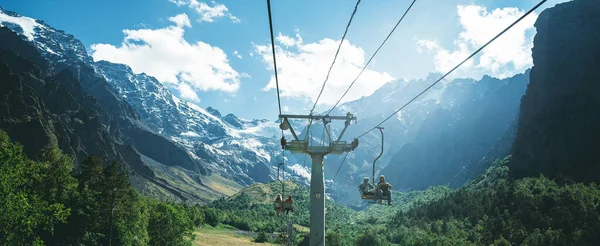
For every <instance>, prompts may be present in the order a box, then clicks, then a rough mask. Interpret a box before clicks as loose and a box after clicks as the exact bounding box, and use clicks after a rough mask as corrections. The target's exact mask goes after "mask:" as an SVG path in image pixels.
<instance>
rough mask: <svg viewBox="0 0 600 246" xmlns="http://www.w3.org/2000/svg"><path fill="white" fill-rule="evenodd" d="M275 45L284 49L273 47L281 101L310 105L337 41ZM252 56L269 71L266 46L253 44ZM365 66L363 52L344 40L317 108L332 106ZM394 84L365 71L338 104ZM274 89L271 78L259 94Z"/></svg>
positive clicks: (269, 56)
mask: <svg viewBox="0 0 600 246" xmlns="http://www.w3.org/2000/svg"><path fill="white" fill-rule="evenodd" d="M276 40H277V42H278V43H279V44H281V45H284V46H286V48H282V47H281V46H279V45H278V46H277V47H276V49H277V52H276V53H277V67H278V69H279V71H278V76H279V81H280V83H279V87H280V90H281V96H282V97H293V98H299V99H306V100H308V101H309V102H314V101H315V100H316V98H317V95H318V94H319V91H320V90H321V86H322V84H323V81H324V80H325V76H326V74H327V70H328V69H329V67H330V65H331V62H332V61H333V56H334V54H335V51H336V50H337V47H338V45H339V41H337V40H332V39H328V38H325V39H322V40H320V41H318V42H314V43H308V44H304V43H303V40H302V37H300V35H299V34H296V37H295V38H293V37H289V36H285V35H282V34H279V35H278V36H277V39H276ZM253 45H254V48H255V52H256V53H257V54H258V55H259V57H260V58H261V59H262V60H263V61H264V62H265V63H267V68H268V69H270V70H272V69H273V56H272V53H271V46H270V45H256V44H253ZM364 64H365V52H364V51H363V49H361V48H360V47H357V46H354V45H352V44H350V42H349V41H347V40H345V41H344V43H343V44H342V48H341V50H340V54H339V55H338V58H337V61H336V63H335V66H334V67H333V70H332V71H331V75H330V76H329V80H328V81H327V84H326V86H325V89H324V91H323V96H322V97H321V99H319V105H333V104H335V102H336V101H337V100H338V99H339V98H340V97H341V96H342V94H343V93H344V91H345V90H346V88H347V87H348V86H349V85H350V83H352V81H353V80H354V78H356V76H357V75H358V73H359V72H360V70H361V69H362V67H363V65H364ZM392 80H394V77H392V76H391V75H389V74H388V73H385V72H384V73H380V72H376V71H373V70H370V69H367V70H365V72H364V73H363V74H362V75H361V77H360V78H359V79H358V81H356V83H355V84H354V86H353V87H352V89H351V90H350V91H349V92H348V94H347V95H346V96H345V97H344V100H343V101H342V102H346V101H351V100H356V99H358V98H360V97H361V96H363V95H365V96H366V95H370V94H372V93H373V92H374V91H375V90H377V89H378V88H379V87H381V86H382V85H383V84H385V83H387V82H389V81H392ZM272 89H275V78H274V76H271V79H270V81H269V83H268V84H267V86H265V87H264V88H263V90H265V91H268V90H272Z"/></svg>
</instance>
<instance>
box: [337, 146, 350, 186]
mask: <svg viewBox="0 0 600 246" xmlns="http://www.w3.org/2000/svg"><path fill="white" fill-rule="evenodd" d="M349 153H350V152H346V155H345V156H344V159H343V160H342V163H340V167H338V170H337V171H336V172H335V175H333V182H335V177H337V175H338V173H339V172H340V169H342V166H343V165H344V162H346V157H348V154H349Z"/></svg>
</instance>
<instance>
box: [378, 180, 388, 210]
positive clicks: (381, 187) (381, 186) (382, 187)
mask: <svg viewBox="0 0 600 246" xmlns="http://www.w3.org/2000/svg"><path fill="white" fill-rule="evenodd" d="M390 189H392V185H391V184H389V183H387V182H385V177H384V176H383V175H381V176H379V183H378V184H377V199H379V203H381V200H382V199H383V197H384V196H386V197H387V201H388V205H392V192H391V191H390Z"/></svg>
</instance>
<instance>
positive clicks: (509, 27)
mask: <svg viewBox="0 0 600 246" xmlns="http://www.w3.org/2000/svg"><path fill="white" fill-rule="evenodd" d="M546 1H548V0H542V1H540V2H539V3H538V4H537V5H535V6H534V7H533V8H532V9H530V10H529V11H527V13H525V14H524V15H523V16H521V17H520V18H519V19H517V20H516V21H515V22H513V23H512V24H510V25H509V26H508V27H507V28H505V29H504V30H502V31H501V32H500V33H498V35H496V36H495V37H494V38H492V39H491V40H490V41H488V42H487V43H485V44H484V45H483V46H481V48H479V49H477V50H476V51H475V52H473V54H471V55H470V56H469V57H467V58H466V59H464V60H463V61H462V62H460V63H459V64H458V65H456V66H455V67H454V68H452V69H451V70H450V71H448V72H447V73H446V74H444V75H443V76H442V77H441V78H439V79H438V80H437V81H435V82H434V83H433V84H431V85H430V86H428V87H427V88H425V90H423V91H422V92H421V93H419V94H417V96H415V97H414V98H413V99H411V100H410V101H408V102H407V103H406V104H404V105H403V106H402V107H400V109H398V110H396V111H395V112H394V113H393V114H391V115H390V116H388V117H387V118H385V120H383V121H382V122H381V123H379V124H377V125H376V126H375V127H373V128H371V129H370V130H368V131H366V132H365V133H363V134H361V135H360V136H358V137H357V138H361V137H362V136H364V135H366V134H367V133H369V132H371V131H373V130H375V129H376V128H377V127H379V126H381V124H383V123H385V122H386V121H388V120H389V119H390V118H392V117H393V116H394V115H396V114H397V113H398V112H400V110H402V109H404V108H405V107H406V106H408V105H409V104H410V103H412V102H413V101H415V100H416V99H417V98H418V97H420V96H421V95H423V94H425V92H427V91H428V90H429V89H431V87H433V86H435V85H436V84H437V83H439V82H440V81H442V80H443V79H444V78H446V76H448V75H449V74H450V73H452V72H454V70H456V69H458V67H460V66H461V65H463V64H464V63H465V62H467V61H468V60H469V59H471V58H473V57H474V56H475V55H476V54H477V53H479V52H480V51H481V50H483V49H484V48H485V47H487V46H488V45H489V44H491V43H492V42H494V41H495V40H496V39H498V38H499V37H500V36H502V34H504V33H505V32H506V31H508V30H509V29H511V28H512V27H513V26H515V25H516V24H517V23H519V22H520V21H521V20H523V19H524V18H525V17H527V16H528V15H529V14H531V13H532V12H533V11H535V10H536V9H537V8H539V7H540V6H541V5H542V4H544V3H545V2H546Z"/></svg>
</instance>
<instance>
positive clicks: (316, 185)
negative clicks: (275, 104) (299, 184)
mask: <svg viewBox="0 0 600 246" xmlns="http://www.w3.org/2000/svg"><path fill="white" fill-rule="evenodd" d="M279 118H281V119H283V121H282V122H281V125H280V128H281V129H282V130H288V129H289V130H290V132H291V133H292V136H293V137H294V140H292V141H291V142H290V143H286V144H285V145H284V146H283V148H284V149H285V150H289V151H291V152H292V153H304V154H308V155H310V157H311V159H312V169H311V176H310V177H311V179H310V245H311V246H317V245H319V246H322V245H325V184H324V183H325V180H324V175H323V158H324V157H325V155H327V154H342V153H344V152H349V151H353V150H354V149H355V148H356V147H357V146H358V139H354V140H353V141H352V142H350V143H348V142H346V141H341V138H342V136H343V135H344V132H346V129H347V128H348V126H349V125H350V123H351V121H353V120H354V121H356V117H354V116H353V115H352V114H350V113H348V114H347V115H346V116H329V115H325V116H315V115H279ZM288 119H310V120H313V121H314V120H323V127H325V129H326V133H327V137H328V140H329V145H325V146H309V145H308V141H306V140H300V139H298V136H297V135H296V132H295V131H294V129H293V128H292V125H291V124H290V122H289V120H288ZM332 120H345V127H344V129H343V130H342V132H341V133H340V135H339V136H338V138H337V140H335V141H333V140H332V139H331V132H329V129H327V124H329V123H331V121H332ZM307 134H308V132H307Z"/></svg>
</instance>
